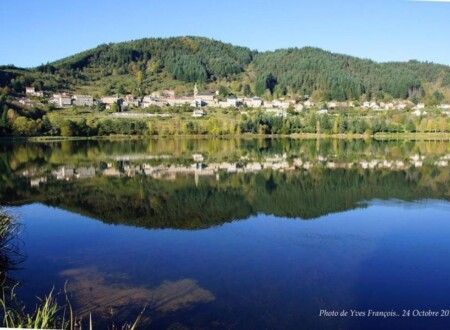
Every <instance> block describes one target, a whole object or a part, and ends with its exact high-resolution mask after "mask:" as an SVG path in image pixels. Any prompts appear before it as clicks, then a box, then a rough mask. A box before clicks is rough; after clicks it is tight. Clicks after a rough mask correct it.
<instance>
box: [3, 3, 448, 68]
mask: <svg viewBox="0 0 450 330" xmlns="http://www.w3.org/2000/svg"><path fill="white" fill-rule="evenodd" d="M449 21H450V0H449V1H408V0H341V1H339V0H305V1H302V0H239V1H237V0H227V1H221V0H191V1H182V0H172V1H171V0H164V1H161V0H146V1H145V0H127V1H118V0H108V1H106V0H96V1H92V0H91V1H88V0H76V1H75V0H64V1H61V0H39V1H32V0H29V1H17V0H14V1H12V0H1V6H0V37H1V39H0V40H1V42H0V64H15V65H18V66H35V65H38V64H41V63H45V62H48V61H52V60H56V59H58V58H61V57H64V56H68V55H71V54H73V53H76V52H79V51H82V50H85V49H89V48H91V47H95V46H97V45H98V44H100V43H105V42H115V41H125V40H131V39H137V38H143V37H166V36H178V35H200V36H206V37H211V38H214V39H218V40H222V41H226V42H231V43H233V44H238V45H243V46H248V47H250V48H252V49H258V50H272V49H276V48H283V47H293V46H296V47H303V46H316V47H321V48H324V49H327V50H330V51H333V52H339V53H345V54H350V55H355V56H361V57H366V58H371V59H374V60H377V61H391V60H408V59H419V60H427V61H433V62H438V63H444V64H449V65H450V23H449Z"/></svg>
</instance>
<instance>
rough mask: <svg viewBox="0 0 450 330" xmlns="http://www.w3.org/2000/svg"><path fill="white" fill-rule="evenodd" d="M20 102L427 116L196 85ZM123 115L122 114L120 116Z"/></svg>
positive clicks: (35, 95)
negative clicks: (180, 91) (189, 89)
mask: <svg viewBox="0 0 450 330" xmlns="http://www.w3.org/2000/svg"><path fill="white" fill-rule="evenodd" d="M17 100H18V102H19V103H20V104H22V105H23V106H26V107H31V106H34V105H39V104H42V103H41V101H44V102H46V103H48V104H50V105H52V106H53V107H54V108H56V109H63V108H70V107H93V106H101V107H104V108H105V109H106V110H110V109H112V108H113V107H114V109H115V111H114V112H117V113H123V115H122V117H126V116H128V115H132V114H130V113H127V114H126V113H125V112H127V111H128V110H133V109H146V108H149V107H160V108H165V107H177V106H187V107H191V108H192V116H193V117H202V116H204V115H205V114H206V112H205V111H204V109H205V108H224V109H229V108H234V109H240V110H245V109H262V110H264V111H265V112H267V113H271V114H273V115H274V116H279V117H285V116H287V114H288V112H289V111H292V112H297V113H299V112H302V111H304V110H308V109H316V110H317V112H318V113H319V114H324V113H328V111H329V110H335V109H342V110H345V109H352V108H361V109H365V110H373V111H388V110H406V109H409V110H412V111H413V114H414V115H416V116H422V115H425V114H426V111H425V108H426V106H425V104H424V103H417V104H415V103H413V102H411V101H409V100H392V101H389V102H385V101H376V100H373V101H364V102H358V101H328V102H314V101H312V100H311V99H310V97H309V96H308V95H304V96H303V97H302V98H301V99H300V100H299V99H289V98H279V99H274V100H271V101H267V100H264V99H263V98H261V97H258V96H253V97H236V96H233V95H231V96H227V97H219V92H218V91H215V92H211V91H208V92H199V90H198V88H197V85H195V86H194V91H193V93H192V95H190V96H177V95H176V93H175V91H174V90H161V91H155V92H153V93H151V94H150V95H145V96H143V97H138V96H134V95H132V94H128V95H124V96H120V95H107V96H103V97H100V98H98V99H96V98H94V97H93V96H92V95H79V94H71V93H67V92H59V93H53V94H51V93H49V92H46V91H38V90H36V88H34V87H26V89H25V96H24V97H19V98H18V99H17ZM436 108H438V109H440V110H442V111H443V113H444V114H446V115H450V104H439V105H437V106H436ZM119 116H120V115H119Z"/></svg>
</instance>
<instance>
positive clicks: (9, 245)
mask: <svg viewBox="0 0 450 330" xmlns="http://www.w3.org/2000/svg"><path fill="white" fill-rule="evenodd" d="M17 230H18V224H17V223H16V222H15V221H14V219H13V218H12V217H11V216H10V215H9V214H7V213H6V212H5V211H4V210H2V209H0V285H1V286H2V288H4V287H5V286H11V285H13V284H14V281H13V280H12V279H11V278H10V277H9V276H8V272H9V271H10V270H12V269H14V268H15V267H16V266H17V265H18V264H19V263H20V262H21V261H22V259H23V258H22V255H21V254H20V251H19V247H18V246H17V244H16V242H15V241H16V239H17V237H16V235H17Z"/></svg>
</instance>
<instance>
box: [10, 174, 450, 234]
mask: <svg viewBox="0 0 450 330" xmlns="http://www.w3.org/2000/svg"><path fill="white" fill-rule="evenodd" d="M19 183H20V181H19ZM19 183H18V184H19ZM447 183H448V169H447V168H436V167H433V168H432V169H429V168H428V167H425V166H424V167H422V168H420V169H409V170H404V171H390V170H362V169H332V170H331V169H326V168H313V169H311V170H309V171H306V170H297V171H291V172H277V171H270V170H264V171H261V172H258V173H254V174H249V173H247V174H244V173H237V174H225V173H223V174H222V175H221V178H220V181H217V180H216V179H215V178H213V177H203V178H201V179H200V181H199V184H198V185H195V181H194V178H193V177H192V176H189V175H186V176H179V177H177V179H175V180H173V181H165V180H158V179H153V178H150V177H145V176H136V177H120V178H107V177H94V178H89V179H80V180H74V181H56V180H53V181H50V182H47V183H46V184H45V185H43V186H40V187H39V188H37V189H31V190H30V189H29V188H24V187H22V186H20V185H18V186H17V187H16V188H15V191H16V194H17V195H16V199H15V201H16V202H18V201H19V202H20V201H21V200H22V201H24V202H30V201H39V202H43V203H45V204H49V205H53V206H59V207H62V208H66V209H69V210H73V211H75V212H78V213H82V214H86V215H88V216H91V217H95V218H98V219H102V220H103V221H105V222H110V223H124V224H129V225H136V226H143V227H149V228H167V227H169V228H184V229H195V228H205V227H209V226H213V225H218V224H222V223H224V222H227V221H231V220H234V219H242V218H246V217H248V216H250V215H252V214H256V213H266V214H274V215H277V216H284V217H292V218H297V217H300V218H303V219H311V218H316V217H319V216H322V215H325V214H328V213H332V212H340V211H343V210H348V209H352V208H355V207H359V206H360V202H362V201H366V200H371V199H391V198H397V199H402V200H418V199H423V198H436V199H449V198H450V193H449V188H448V185H447ZM2 198H5V196H3V197H2Z"/></svg>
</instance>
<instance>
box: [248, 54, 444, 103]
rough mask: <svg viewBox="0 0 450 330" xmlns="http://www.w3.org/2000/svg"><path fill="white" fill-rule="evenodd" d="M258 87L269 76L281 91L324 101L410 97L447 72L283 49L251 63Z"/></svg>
mask: <svg viewBox="0 0 450 330" xmlns="http://www.w3.org/2000/svg"><path fill="white" fill-rule="evenodd" d="M253 64H254V67H255V71H256V74H257V77H258V78H257V85H256V86H257V88H258V87H259V85H258V83H259V82H260V81H264V79H265V77H266V75H267V72H270V73H271V74H272V75H273V76H274V78H275V80H276V81H277V84H278V85H280V86H281V87H282V88H283V89H284V90H292V91H294V92H297V93H300V94H308V95H311V94H312V93H313V92H315V91H319V92H321V93H322V94H323V95H324V99H326V100H346V99H357V98H359V97H360V96H362V95H363V94H365V95H366V96H367V98H369V99H370V98H373V97H378V98H379V97H382V96H384V95H390V96H392V97H394V98H407V97H413V96H414V95H418V94H420V93H421V86H422V83H423V82H430V81H436V80H437V79H438V77H439V76H440V75H441V74H446V75H447V76H448V75H450V68H449V67H447V66H443V65H436V64H431V63H420V62H417V61H410V62H408V63H382V64H380V63H376V62H373V61H370V60H363V59H358V58H355V57H351V56H345V55H339V54H333V53H330V52H326V51H323V50H320V49H317V48H302V49H297V48H293V49H283V50H277V51H274V52H265V53H261V54H258V55H257V56H256V57H255V60H254V62H253Z"/></svg>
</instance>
